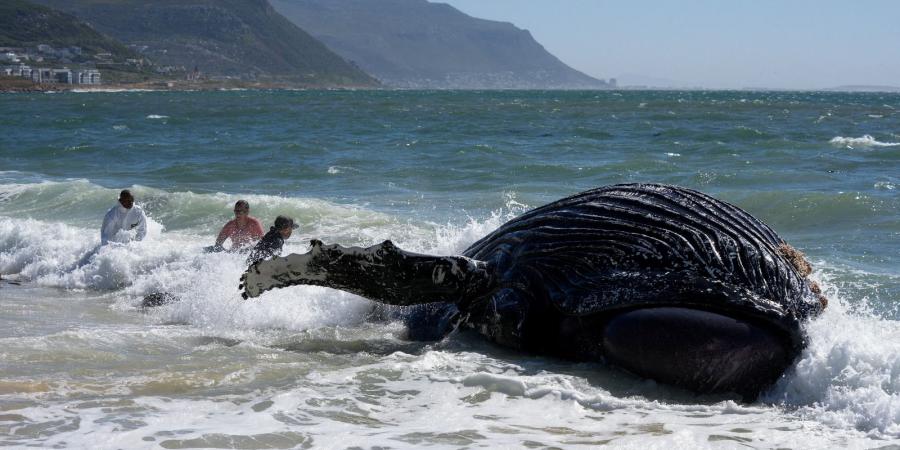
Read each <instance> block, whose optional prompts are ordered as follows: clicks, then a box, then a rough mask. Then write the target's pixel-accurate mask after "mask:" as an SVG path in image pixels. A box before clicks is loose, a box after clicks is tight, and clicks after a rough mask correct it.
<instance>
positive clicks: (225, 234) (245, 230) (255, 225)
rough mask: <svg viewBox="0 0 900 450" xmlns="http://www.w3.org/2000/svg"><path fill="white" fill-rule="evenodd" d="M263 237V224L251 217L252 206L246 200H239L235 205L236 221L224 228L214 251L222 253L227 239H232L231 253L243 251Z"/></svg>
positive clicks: (230, 222)
mask: <svg viewBox="0 0 900 450" xmlns="http://www.w3.org/2000/svg"><path fill="white" fill-rule="evenodd" d="M262 236H263V228H262V224H261V223H259V220H258V219H257V218H255V217H251V216H250V204H249V203H247V201H246V200H238V201H237V203H235V204H234V219H233V220H230V221H229V222H228V223H226V224H225V226H224V227H222V231H220V232H219V236H218V237H216V245H214V246H213V249H214V250H217V251H221V250H222V244H223V243H225V240H226V239H231V251H236V250H242V249H244V248H247V247H249V246H251V245H252V244H254V243H255V242H256V241H258V240H259V238H261V237H262Z"/></svg>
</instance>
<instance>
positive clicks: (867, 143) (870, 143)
mask: <svg viewBox="0 0 900 450" xmlns="http://www.w3.org/2000/svg"><path fill="white" fill-rule="evenodd" d="M828 143H830V144H834V145H845V146H848V147H851V148H852V147H853V146H857V147H896V146H898V145H900V142H881V141H878V140H876V139H875V138H873V137H872V136H870V135H868V134H866V135H863V136H862V137H858V138H851V137H843V136H835V137H833V138H831V140H830V141H828Z"/></svg>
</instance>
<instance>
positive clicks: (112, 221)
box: [100, 189, 147, 245]
mask: <svg viewBox="0 0 900 450" xmlns="http://www.w3.org/2000/svg"><path fill="white" fill-rule="evenodd" d="M146 235H147V216H145V215H144V210H143V209H141V207H140V206H137V205H135V204H134V196H133V195H131V191H129V190H128V189H125V190H123V191H122V192H120V193H119V204H118V205H116V206H113V207H112V208H110V210H109V211H108V212H107V213H106V217H104V218H103V226H102V227H100V245H106V244H108V243H110V242H120V243H123V244H124V243H126V242H128V241H131V240H135V241H140V240H143V239H144V236H146Z"/></svg>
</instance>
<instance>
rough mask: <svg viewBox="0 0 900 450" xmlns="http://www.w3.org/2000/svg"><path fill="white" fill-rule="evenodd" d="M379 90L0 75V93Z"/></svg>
mask: <svg viewBox="0 0 900 450" xmlns="http://www.w3.org/2000/svg"><path fill="white" fill-rule="evenodd" d="M268 89H273V90H298V91H302V90H318V89H321V90H379V89H383V88H381V87H377V86H366V85H358V86H357V85H304V84H298V83H286V82H255V81H254V82H250V81H200V82H196V81H146V82H140V83H105V84H99V85H90V84H51V83H44V84H41V83H35V82H33V81H31V80H27V79H24V78H10V77H2V78H0V93H49V92H129V91H130V92H134V91H137V92H140V91H154V92H156V91H159V92H167V91H173V92H186V91H228V90H268Z"/></svg>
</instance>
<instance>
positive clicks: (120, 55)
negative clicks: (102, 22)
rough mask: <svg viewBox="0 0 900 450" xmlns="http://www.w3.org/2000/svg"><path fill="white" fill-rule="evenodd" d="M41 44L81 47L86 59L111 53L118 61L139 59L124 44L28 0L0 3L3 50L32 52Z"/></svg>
mask: <svg viewBox="0 0 900 450" xmlns="http://www.w3.org/2000/svg"><path fill="white" fill-rule="evenodd" d="M40 44H47V45H50V46H51V47H55V48H65V47H81V49H82V52H83V53H82V56H83V57H84V58H85V59H89V58H90V56H92V55H94V54H97V53H111V54H112V55H113V59H116V60H124V59H125V58H135V57H137V55H136V54H135V53H134V52H132V51H131V50H129V49H128V48H127V47H126V46H124V45H123V44H122V43H120V42H116V41H115V40H113V39H110V38H108V37H106V36H104V35H102V34H100V33H98V32H97V31H96V30H94V29H93V28H91V27H90V26H88V25H86V24H84V23H82V22H81V21H79V20H78V19H77V18H75V17H74V16H71V15H69V14H65V13H63V12H60V11H55V10H53V9H50V8H48V7H45V6H41V5H36V4H34V3H31V2H28V1H25V0H2V1H0V47H22V48H32V47H37V46H38V45H40Z"/></svg>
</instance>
